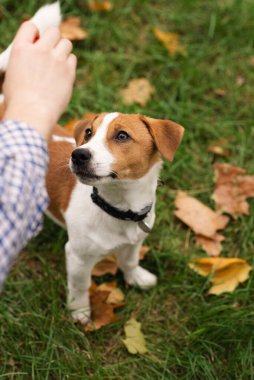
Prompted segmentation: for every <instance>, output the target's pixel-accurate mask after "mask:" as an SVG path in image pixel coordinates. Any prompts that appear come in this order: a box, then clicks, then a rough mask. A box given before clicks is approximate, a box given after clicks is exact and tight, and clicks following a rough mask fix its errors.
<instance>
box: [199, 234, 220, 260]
mask: <svg viewBox="0 0 254 380" xmlns="http://www.w3.org/2000/svg"><path fill="white" fill-rule="evenodd" d="M224 239H225V236H223V235H220V234H215V235H214V236H213V237H212V238H208V237H205V236H202V235H197V236H196V244H197V245H198V246H201V247H202V249H203V250H204V251H205V252H206V253H207V254H208V256H213V257H216V256H219V255H220V253H221V251H222V245H221V242H222V241H223V240H224Z"/></svg>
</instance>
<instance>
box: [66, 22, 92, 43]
mask: <svg viewBox="0 0 254 380" xmlns="http://www.w3.org/2000/svg"><path fill="white" fill-rule="evenodd" d="M80 24H81V20H80V17H69V18H67V19H66V20H64V21H62V23H61V25H60V31H61V35H62V37H63V38H68V39H69V40H72V41H73V40H84V39H85V38H87V35H88V34H87V32H86V31H85V30H84V29H82V28H81V27H80Z"/></svg>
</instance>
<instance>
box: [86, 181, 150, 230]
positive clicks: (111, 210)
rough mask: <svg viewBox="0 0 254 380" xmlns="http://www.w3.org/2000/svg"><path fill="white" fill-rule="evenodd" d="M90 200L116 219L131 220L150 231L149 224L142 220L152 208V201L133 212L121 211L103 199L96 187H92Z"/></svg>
mask: <svg viewBox="0 0 254 380" xmlns="http://www.w3.org/2000/svg"><path fill="white" fill-rule="evenodd" d="M91 198H92V201H93V202H94V203H95V204H96V205H97V206H99V207H100V208H101V209H102V210H103V211H105V212H106V213H107V214H109V215H111V216H113V217H114V218H116V219H121V220H128V221H132V222H136V223H138V225H139V227H140V228H141V229H142V230H143V231H144V232H146V233H148V232H150V228H149V226H148V225H147V224H146V223H145V222H143V220H144V219H145V218H146V216H147V214H148V213H149V212H150V211H151V209H152V205H153V204H152V203H150V204H149V205H148V206H146V207H144V208H143V209H142V210H140V211H139V212H134V211H132V210H128V211H123V210H120V209H119V208H116V207H114V206H111V205H110V204H109V203H108V202H106V201H105V199H103V198H102V197H101V196H100V195H99V194H98V189H97V188H96V187H93V192H92V194H91Z"/></svg>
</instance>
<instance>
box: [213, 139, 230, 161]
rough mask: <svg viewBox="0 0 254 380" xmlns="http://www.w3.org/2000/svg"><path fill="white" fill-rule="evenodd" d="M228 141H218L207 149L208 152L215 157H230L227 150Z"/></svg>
mask: <svg viewBox="0 0 254 380" xmlns="http://www.w3.org/2000/svg"><path fill="white" fill-rule="evenodd" d="M227 144H228V141H227V140H226V139H220V140H218V141H216V142H214V143H213V144H210V145H209V147H208V152H209V153H213V154H216V155H217V156H223V157H228V156H229V155H230V151H229V149H227Z"/></svg>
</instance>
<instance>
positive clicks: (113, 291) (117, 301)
mask: <svg viewBox="0 0 254 380" xmlns="http://www.w3.org/2000/svg"><path fill="white" fill-rule="evenodd" d="M98 290H99V291H107V292H109V295H108V298H107V299H106V302H107V303H110V304H113V305H115V307H120V306H123V304H124V294H123V292H122V291H121V289H119V288H117V284H116V282H115V281H113V282H105V283H104V284H101V285H99V286H98V287H97V291H98Z"/></svg>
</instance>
